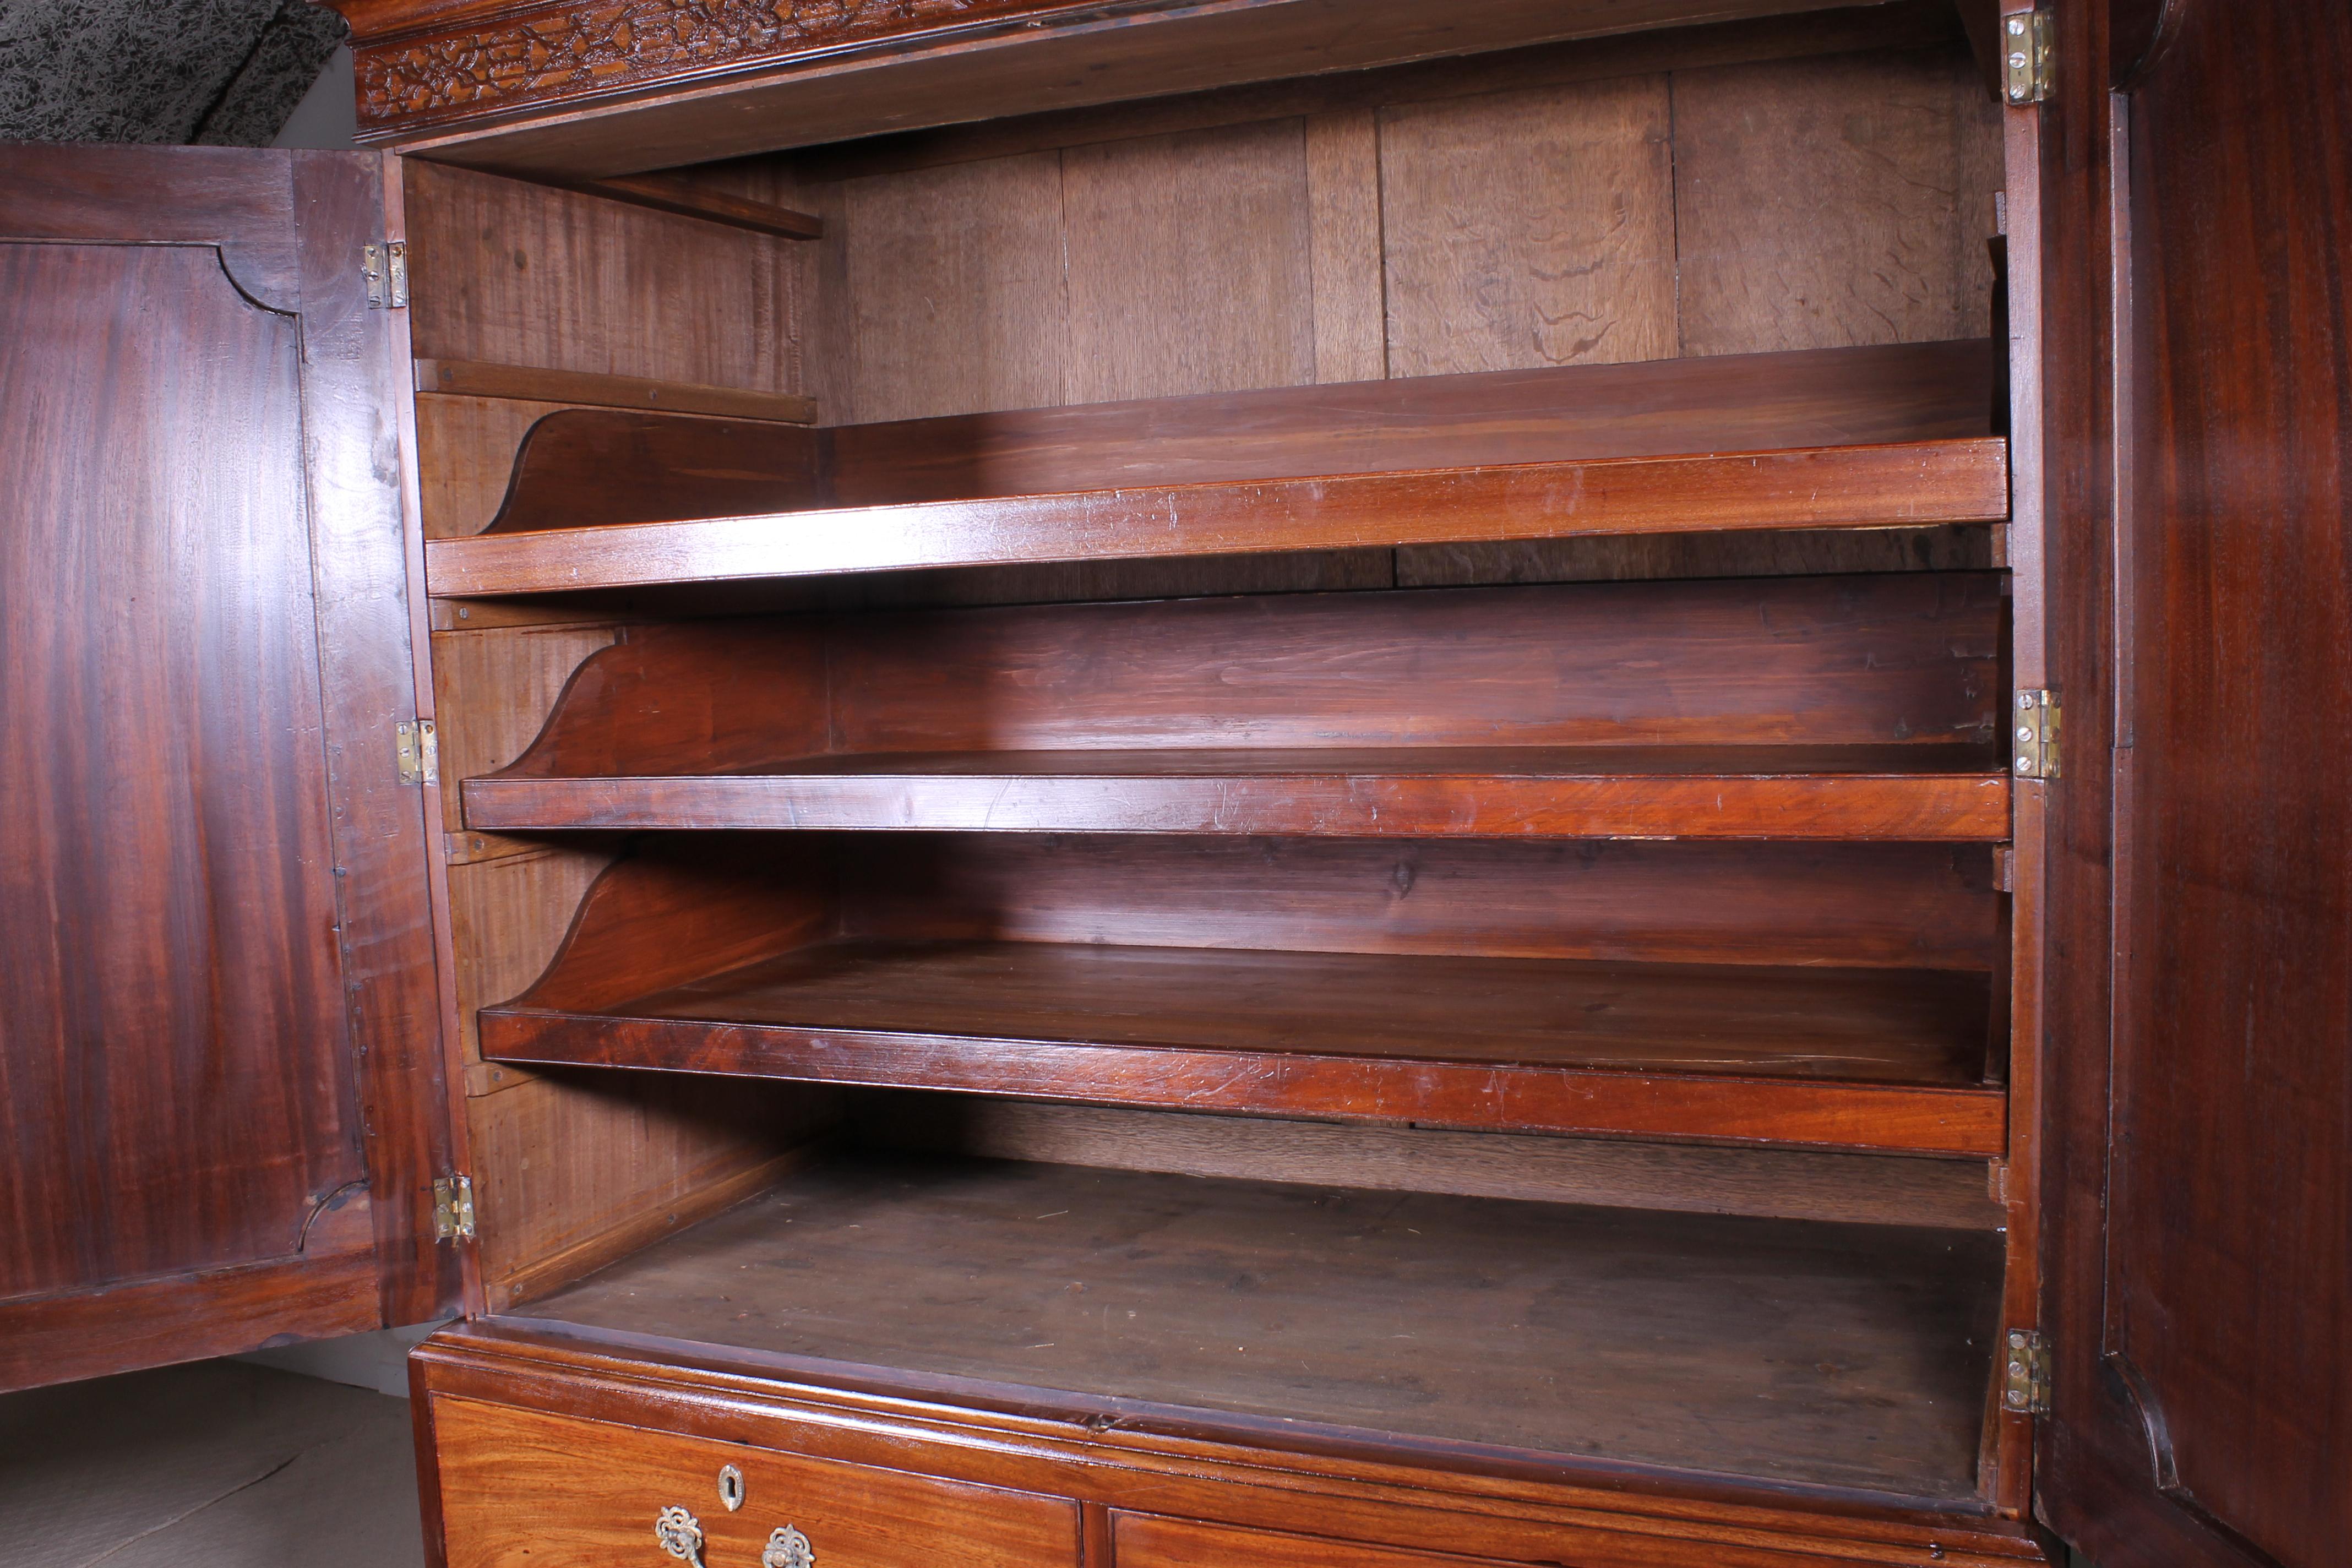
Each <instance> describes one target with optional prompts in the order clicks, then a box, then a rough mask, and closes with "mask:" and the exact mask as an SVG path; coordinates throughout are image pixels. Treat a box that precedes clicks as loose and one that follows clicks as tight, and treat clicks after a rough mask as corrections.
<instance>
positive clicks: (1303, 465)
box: [828, 339, 1991, 506]
mask: <svg viewBox="0 0 2352 1568" xmlns="http://www.w3.org/2000/svg"><path fill="white" fill-rule="evenodd" d="M1990 347H1991V345H1990V343H1988V342H1985V341H1984V340H1982V339H1961V340H1956V341H1952V342H1927V343H1900V344H1889V345H1885V346H1881V347H1874V348H1864V349H1828V350H1811V351H1806V352H1800V353H1769V354H1738V355H1729V356H1725V357H1720V358H1716V359H1710V360H1674V359H1664V360H1657V361H1654V362H1650V363H1631V364H1588V365H1580V366H1574V367H1559V366H1554V367H1550V368H1545V369H1521V368H1513V369H1508V370H1499V371H1489V372H1486V373H1484V374H1426V375H1420V376H1410V377H1400V378H1399V379H1396V380H1371V381H1358V382H1351V383H1345V384H1338V385H1324V386H1318V387H1274V388H1270V389H1267V390H1263V391H1254V392H1237V393H1222V394H1204V395H1195V396H1189V397H1170V398H1146V399H1141V400H1138V401H1129V402H1123V403H1073V404H1072V405H1070V406H1066V407H1055V408H1029V409H1018V410H1013V411H1009V412H1003V413H984V414H969V415H957V416H944V417H940V418H933V419H902V420H895V421H889V422H886V423H879V424H860V425H847V426H838V427H836V428H835V429H833V430H832V431H830V432H828V438H829V439H830V441H831V443H832V452H833V465H832V467H833V478H834V495H835V499H836V500H838V501H839V502H840V503H841V504H844V505H856V506H883V505H891V504H896V503H900V502H907V501H925V500H970V499H973V498H978V497H989V496H995V497H1016V496H1020V495H1024V494H1040V493H1053V492H1060V491H1065V490H1081V489H1113V488H1118V487H1123V486H1138V485H1169V484H1199V483H1206V482H1210V481H1215V480H1240V479H1305V478H1312V477H1314V476H1317V475H1319V474H1365V473H1380V472H1384V471H1388V470H1391V469H1401V468H1455V467H1480V466H1488V465H1496V464H1509V463H1532V462H1564V461H1570V460H1580V459H1597V458H1654V457H1674V456H1680V455H1688V454H1692V453H1700V452H1724V451H1763V450H1769V449H1771V448H1775V447H1832V446H1849V445H1854V446H1859V445H1870V444H1885V443H1891V442H1906V441H1938V440H1946V439H1958V438H1963V437H1979V436H1984V435H1989V434H1990V426H1989V423H1988V421H1987V420H1986V418H1985V416H1984V406H1983V405H1984V403H1985V401H1986V389H1987V387H1988V386H1989V385H1990V374H1991V353H1990ZM1449 369H1450V367H1449Z"/></svg>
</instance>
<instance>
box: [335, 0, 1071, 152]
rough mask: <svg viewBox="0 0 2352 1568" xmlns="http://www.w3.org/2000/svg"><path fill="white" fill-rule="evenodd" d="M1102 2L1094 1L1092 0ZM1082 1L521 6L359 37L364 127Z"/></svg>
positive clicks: (606, 88) (637, 1) (526, 103)
mask: <svg viewBox="0 0 2352 1568" xmlns="http://www.w3.org/2000/svg"><path fill="white" fill-rule="evenodd" d="M1097 4H1098V0H1097ZM1086 8H1088V0H619V3H617V4H605V5H595V4H587V5H524V6H517V7H515V8H513V9H511V10H509V11H508V12H506V13H504V14H503V15H501V16H498V17H495V18H493V19H490V20H488V21H476V22H475V23H474V24H473V25H471V26H466V27H461V28H453V29H449V30H446V31H440V32H425V33H412V34H409V35H407V36H405V37H384V38H383V41H381V42H374V41H371V40H369V39H367V38H364V37H362V38H360V39H358V40H357V41H356V42H357V47H356V50H355V53H356V55H357V58H358V68H359V110H360V120H361V121H362V124H363V125H365V126H366V127H367V128H368V129H370V130H395V129H407V128H410V127H413V126H415V125H418V124H424V123H430V122H433V121H441V120H447V119H452V118H457V117H458V116H461V115H466V116H470V115H476V114H480V113H483V112H485V111H488V110H505V109H520V108H525V107H532V106H537V105H541V104H546V103H551V102H557V101H567V100H577V99H580V98H583V97H587V96H591V95H602V94H605V93H611V92H615V91H621V90H625V89H629V88H633V87H641V86H644V85H646V84H647V83H649V82H651V81H654V80H656V79H658V80H662V81H677V80H680V79H688V78H692V77H698V76H704V75H709V74H714V73H718V72H722V71H729V70H734V69H737V68H743V67H747V66H758V65H762V64H772V63H774V62H775V61H777V60H778V59H780V58H784V57H787V56H792V55H806V54H814V53H818V52H823V51H829V50H835V49H839V48H843V47H849V46H854V45H858V44H870V43H874V42H877V41H879V40H884V39H889V40H893V41H896V40H898V39H901V38H904V37H909V36H911V35H915V34H920V33H929V32H936V31H939V30H940V29H943V28H952V27H961V26H970V25H972V24H976V23H989V22H1002V21H1004V20H1006V19H1008V18H1027V17H1030V16H1037V15H1040V14H1051V13H1054V12H1059V11H1070V10H1078V9H1086Z"/></svg>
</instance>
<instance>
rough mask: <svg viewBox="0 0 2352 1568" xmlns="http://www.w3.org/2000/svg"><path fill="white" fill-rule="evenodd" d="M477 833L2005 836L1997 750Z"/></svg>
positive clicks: (653, 781)
mask: <svg viewBox="0 0 2352 1568" xmlns="http://www.w3.org/2000/svg"><path fill="white" fill-rule="evenodd" d="M463 789H464V805H465V820H466V826H467V827H468V828H469V829H473V830H476V831H483V832H499V833H527V832H535V831H546V830H555V829H569V828H684V829H712V828H766V829H793V828H830V829H853V830H898V829H916V830H941V831H958V832H1017V833H1181V834H1243V835H1299V834H1306V835H1344V836H1383V837H1416V838H1419V837H1455V836H1460V837H1567V838H1616V837H1633V838H1790V839H1859V838H1885V839H1906V840H1920V841H1948V840H1962V841H1977V842H1985V843H1990V842H1995V841H1999V840H2001V839H2005V838H2007V837H2009V832H2010V826H2009V822H2010V817H2009V811H2010V785H2009V778H2008V775H2007V773H2005V772H2004V771H2003V768H2002V765H2001V762H2000V757H1999V756H1998V755H1997V754H1995V753H1993V752H1990V751H1989V750H1988V749H1987V748H1984V747H1981V746H1949V747H1935V746H1916V745H1914V746H1813V747H1796V746H1790V747H1753V748H1742V747H1706V748H1701V747H1690V748H1671V749H1670V748H1636V747H1623V748H1618V747H1586V748H1535V747H1516V748H1492V749H1483V750H1481V749H1457V748H1449V747H1411V746H1399V747H1392V748H1386V749H1381V750H1370V751H1337V750H1333V751H1189V750H1154V751H1139V752H1114V751H1087V752H962V753H954V752H928V753H916V754H911V755H909V754H889V753H881V754H863V755H855V756H820V757H807V758H799V759H793V760H791V761H786V762H782V763H776V764H773V765H772V766H769V767H763V768H759V769H754V770H747V771H744V772H740V773H709V774H701V775H691V776H676V775H673V776H618V777H555V778H548V777H531V776H529V775H527V774H523V773H513V772H509V773H504V774H498V775H493V776H491V777H488V778H477V779H468V780H467V781H466V782H465V784H464V786H463Z"/></svg>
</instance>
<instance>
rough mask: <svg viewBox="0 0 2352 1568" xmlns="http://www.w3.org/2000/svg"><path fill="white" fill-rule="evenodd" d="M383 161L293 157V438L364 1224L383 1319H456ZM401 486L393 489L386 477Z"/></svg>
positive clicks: (407, 452)
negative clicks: (378, 257) (378, 268)
mask: <svg viewBox="0 0 2352 1568" xmlns="http://www.w3.org/2000/svg"><path fill="white" fill-rule="evenodd" d="M386 162H387V159H386V158H385V157H384V156H383V155H380V154H363V155H359V156H353V155H351V154H348V153H296V154H294V157H293V163H292V175H291V178H292V181H293V186H294V208H295V235H296V246H297V258H298V263H299V268H300V272H301V279H302V323H303V333H302V354H303V371H304V374H303V376H302V414H303V426H304V430H303V439H304V447H305V455H306V457H307V458H308V462H307V464H306V468H307V472H308V479H309V482H310V501H311V505H310V519H311V522H310V526H311V542H312V552H311V559H312V563H313V565H312V570H313V574H314V578H315V581H316V584H317V594H318V616H319V657H320V682H321V687H322V689H323V691H324V694H325V700H326V730H327V769H328V787H329V794H330V797H331V805H332V810H333V816H332V820H333V825H334V835H335V858H336V883H337V893H338V898H339V902H340V914H341V921H340V931H339V940H340V942H341V956H342V962H343V982H344V1003H345V1006H346V1008H347V1016H348V1020H349V1024H350V1028H351V1037H352V1052H353V1057H354V1066H355V1068H356V1072H357V1082H358V1085H359V1089H360V1095H361V1102H362V1114H363V1125H364V1129H365V1137H366V1147H367V1155H368V1172H369V1181H370V1185H371V1193H372V1195H373V1209H374V1215H375V1230H376V1248H377V1260H378V1290H379V1296H380V1299H381V1301H382V1306H383V1319H384V1321H385V1322H386V1323H388V1324H403V1323H415V1322H423V1321H429V1320H431V1319H434V1318H437V1317H443V1316H446V1315H448V1314H449V1313H450V1312H452V1311H454V1310H456V1309H457V1305H458V1303H459V1300H460V1287H461V1268H462V1265H461V1263H460V1260H459V1258H458V1256H457V1248H456V1247H454V1246H453V1245H452V1244H451V1243H450V1242H447V1241H443V1240H439V1239H437V1238H436V1235H435V1222H434V1194H433V1184H434V1183H435V1181H436V1180H437V1179H439V1178H441V1177H443V1176H445V1175H447V1174H448V1173H450V1172H451V1171H452V1170H453V1169H454V1168H455V1166H454V1163H453V1160H454V1149H453V1147H452V1140H453V1131H452V1129H451V1125H450V1120H449V1112H448V1100H447V1096H446V1088H445V1086H446V1081H447V1080H446V1074H445V1072H444V1068H443V1059H442V1039H443V1034H442V1024H443V1009H442V1005H441V992H442V985H441V983H440V980H439V978H438V976H439V971H440V967H441V966H440V964H439V963H438V962H437V952H436V948H437V942H436V934H437V932H438V931H440V930H441V929H443V928H441V927H439V926H437V925H436V921H435V910H434V907H433V899H432V895H431V879H430V876H429V868H430V865H431V862H430V859H429V857H428V851H427V845H428V842H429V840H430V837H431V836H430V835H429V834H428V832H427V831H426V825H427V823H428V821H429V820H431V817H430V811H429V807H430V805H431V803H430V802H429V801H427V800H426V799H425V795H424V792H423V791H422V790H420V789H418V788H417V787H415V785H412V784H404V783H403V782H402V781H401V778H400V775H399V769H398V766H397V763H396V748H395V742H394V730H395V728H396V726H397V725H399V724H400V723H402V722H404V721H409V720H412V719H413V718H415V717H416V716H417V715H418V714H419V713H420V711H421V712H422V713H424V714H426V715H429V714H430V711H431V709H430V705H429V702H427V703H426V704H425V706H424V707H423V708H422V709H420V706H419V702H420V698H419V692H420V690H421V689H423V688H422V686H421V683H420V679H419V674H420V671H421V669H422V668H423V666H422V658H423V650H422V648H421V647H420V643H421V638H420V637H418V635H417V633H416V631H415V626H416V624H417V618H418V616H420V615H421V608H420V606H419V602H418V600H417V598H416V597H415V594H414V593H413V591H412V579H411V564H412V560H413V559H414V558H415V556H416V555H417V554H418V549H417V546H416V543H415V541H414V540H413V538H412V532H413V531H412V529H411V527H410V519H409V517H408V516H407V515H406V512H405V509H404V505H403V500H402V496H403V490H404V488H406V487H409V486H413V485H414V483H415V479H414V477H413V476H414V469H415V464H414V462H413V460H412V457H411V454H412V453H413V451H414V438H413V433H412V432H411V430H409V429H408V428H407V427H406V420H405V419H404V415H406V412H407V409H408V399H407V384H406V378H405V377H404V376H403V375H401V374H399V373H400V371H401V370H402V369H403V368H404V365H405V363H406V354H405V347H406V341H407V320H406V316H407V313H406V311H404V310H373V309H371V308H370V305H369V301H368V298H367V288H366V283H365V280H364V279H363V277H362V273H361V270H360V266H359V258H360V257H361V254H362V247H364V246H367V245H369V244H373V243H376V242H377V241H379V240H381V239H382V238H383V218H384V216H385V214H384V208H383V193H384V188H385V175H384V164H385V163H386ZM395 479H396V480H397V481H398V482H394V480H395Z"/></svg>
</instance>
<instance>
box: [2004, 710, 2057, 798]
mask: <svg viewBox="0 0 2352 1568" xmlns="http://www.w3.org/2000/svg"><path fill="white" fill-rule="evenodd" d="M2016 715H2017V722H2016V724H2015V726H2014V727H2013V728H2012V729H2011V731H2010V732H2011V734H2013V735H2015V736H2016V737H2017V761H2016V762H2015V763H2013V764H2012V770H2013V771H2014V772H2015V773H2016V774H2017V776H2018V777H2019V778H2021V779H2054V778H2056V777H2057V776H2058V694H2057V693H2056V692H2054V691H2021V692H2019V693H2018V694H2017V709H2016Z"/></svg>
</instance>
